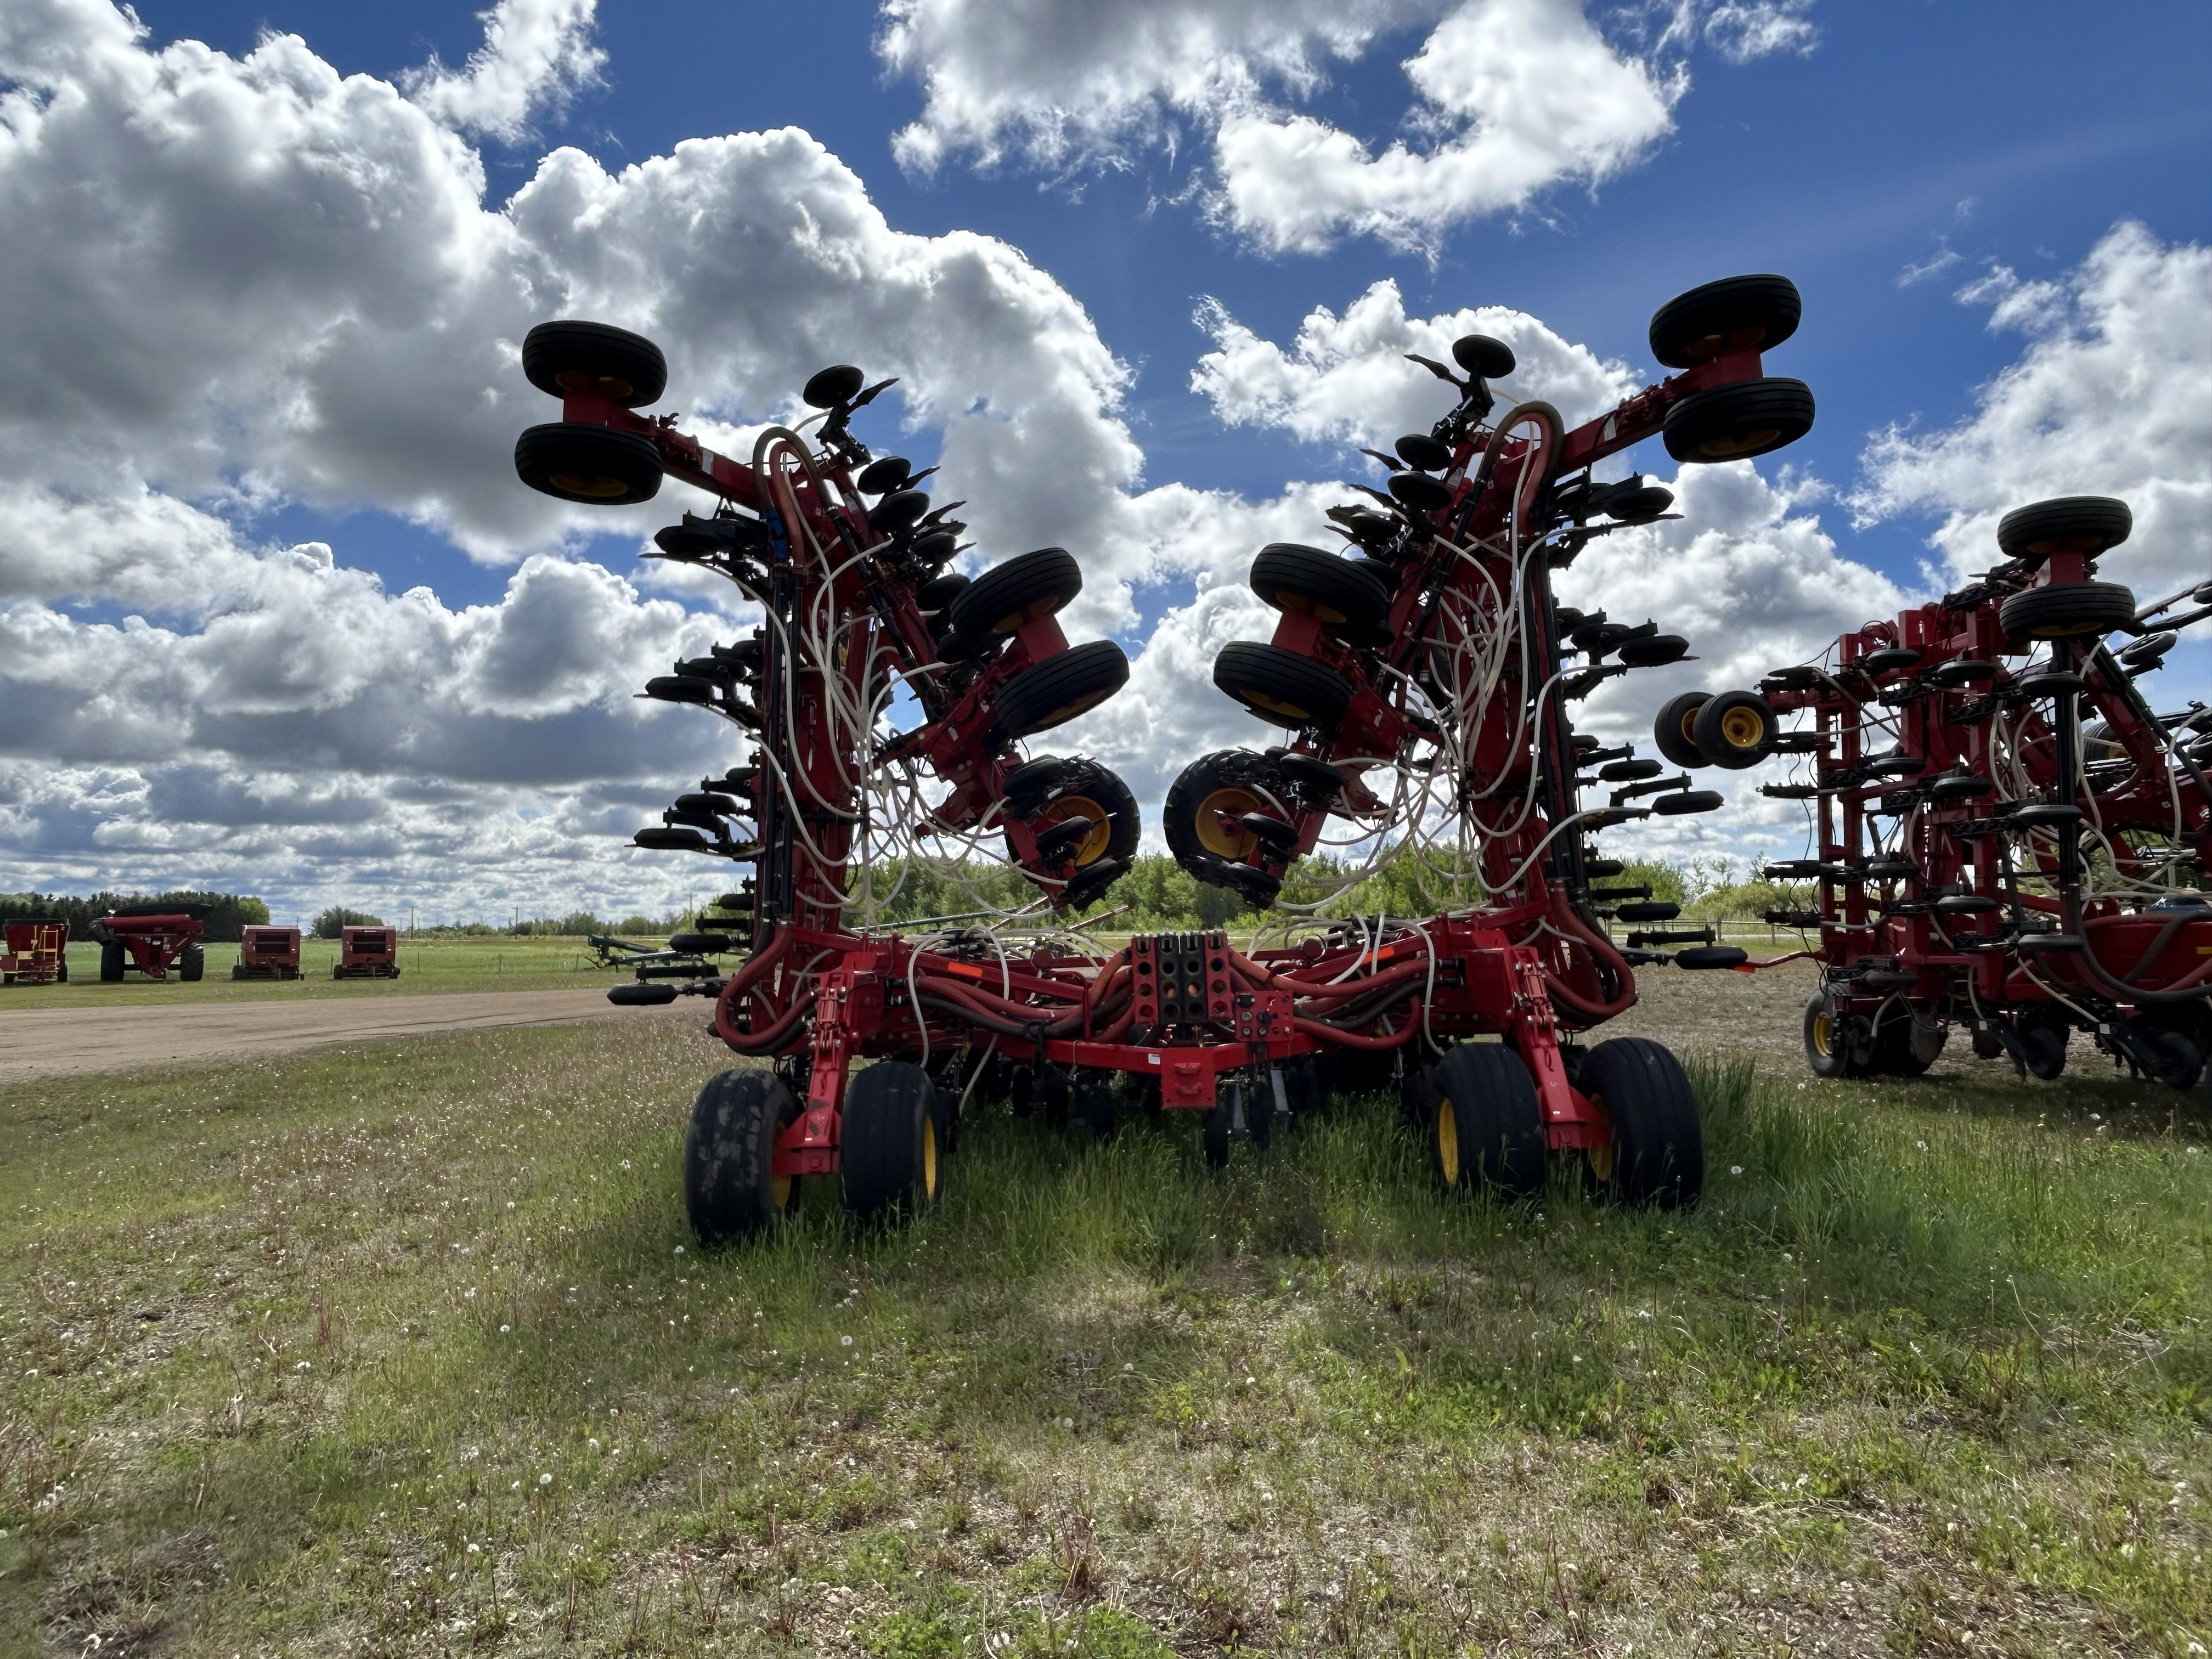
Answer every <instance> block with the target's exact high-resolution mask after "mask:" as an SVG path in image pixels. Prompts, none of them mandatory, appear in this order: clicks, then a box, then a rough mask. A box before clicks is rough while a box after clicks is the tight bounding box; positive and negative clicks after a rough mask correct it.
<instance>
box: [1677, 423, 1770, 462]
mask: <svg viewBox="0 0 2212 1659" xmlns="http://www.w3.org/2000/svg"><path fill="white" fill-rule="evenodd" d="M1781 436H1782V433H1781V430H1780V429H1779V428H1776V427H1771V426H1760V427H1753V428H1752V429H1751V430H1750V431H1748V432H1731V433H1729V434H1728V435H1725V436H1723V437H1718V438H1708V439H1706V440H1705V442H1703V443H1701V444H1699V446H1698V453H1699V454H1700V455H1705V456H1710V457H1711V458H1712V459H1715V460H1726V459H1729V457H1731V456H1735V455H1753V454H1756V453H1758V452H1759V451H1760V450H1762V449H1771V448H1773V447H1774V446H1775V444H1776V442H1777V441H1778V440H1779V439H1780V438H1781Z"/></svg>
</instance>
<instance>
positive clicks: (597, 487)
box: [545, 472, 629, 501]
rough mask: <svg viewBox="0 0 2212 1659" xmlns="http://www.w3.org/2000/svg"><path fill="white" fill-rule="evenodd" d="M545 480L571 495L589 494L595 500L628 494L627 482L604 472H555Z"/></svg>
mask: <svg viewBox="0 0 2212 1659" xmlns="http://www.w3.org/2000/svg"><path fill="white" fill-rule="evenodd" d="M545 482H546V483H550V484H551V485H552V486H553V488H554V489H565V490H567V491H568V493H569V494H570V495H589V496H591V497H592V499H593V500H595V501H611V500H613V499H614V498H615V497H616V496H617V495H629V484H628V483H624V482H623V480H622V479H620V478H610V477H607V475H606V474H605V473H604V472H556V473H553V474H551V475H550V476H549V477H547V478H546V480H545Z"/></svg>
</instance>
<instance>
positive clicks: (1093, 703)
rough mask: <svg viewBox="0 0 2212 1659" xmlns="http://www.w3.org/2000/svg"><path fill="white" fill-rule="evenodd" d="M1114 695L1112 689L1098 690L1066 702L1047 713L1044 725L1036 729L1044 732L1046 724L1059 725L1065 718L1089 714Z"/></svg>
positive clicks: (1071, 718) (1069, 718)
mask: <svg viewBox="0 0 2212 1659" xmlns="http://www.w3.org/2000/svg"><path fill="white" fill-rule="evenodd" d="M1113 695H1114V694H1113V693H1112V692H1111V691H1098V692H1094V693H1092V694H1091V696H1087V697H1079V698H1077V699H1076V700H1075V701H1074V702H1064V703H1062V704H1060V707H1059V708H1055V709H1054V710H1053V711H1052V713H1050V714H1047V715H1046V716H1045V717H1044V722H1043V725H1041V726H1037V727H1036V730H1038V731H1040V732H1042V731H1043V730H1044V729H1045V727H1046V726H1058V725H1060V723H1061V722H1062V721H1064V720H1073V719H1074V718H1075V717H1076V716H1077V715H1078V714H1088V713H1089V712H1090V711H1091V709H1093V708H1097V707H1098V705H1099V704H1100V703H1102V702H1105V701H1106V699H1107V698H1109V697H1110V696H1113Z"/></svg>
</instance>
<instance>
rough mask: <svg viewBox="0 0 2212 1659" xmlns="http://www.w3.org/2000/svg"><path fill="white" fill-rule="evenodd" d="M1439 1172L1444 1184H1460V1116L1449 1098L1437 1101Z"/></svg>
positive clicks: (1453, 1185)
mask: <svg viewBox="0 0 2212 1659" xmlns="http://www.w3.org/2000/svg"><path fill="white" fill-rule="evenodd" d="M1436 1133H1437V1173H1438V1174H1439V1175H1441V1176H1443V1182H1444V1185H1445V1186H1447V1187H1456V1186H1458V1185H1459V1116H1458V1114H1456V1113H1455V1112H1454V1111H1453V1110H1452V1103H1451V1102H1449V1100H1440V1101H1438V1102H1437V1132H1436Z"/></svg>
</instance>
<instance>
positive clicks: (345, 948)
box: [331, 927, 399, 979]
mask: <svg viewBox="0 0 2212 1659" xmlns="http://www.w3.org/2000/svg"><path fill="white" fill-rule="evenodd" d="M398 977H399V930H398V928H396V927H348V928H346V929H344V930H343V932H341V933H339V935H338V959H337V965H336V966H335V967H333V968H332V969H331V978H332V979H398Z"/></svg>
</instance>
